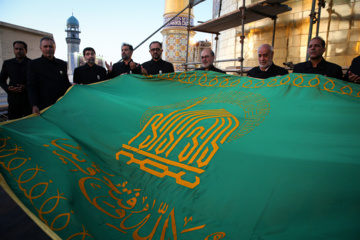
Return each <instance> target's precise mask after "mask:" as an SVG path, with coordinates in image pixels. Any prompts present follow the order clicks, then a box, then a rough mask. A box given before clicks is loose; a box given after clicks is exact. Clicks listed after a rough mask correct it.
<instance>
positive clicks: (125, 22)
mask: <svg viewBox="0 0 360 240" xmlns="http://www.w3.org/2000/svg"><path fill="white" fill-rule="evenodd" d="M212 2H213V1H212V0H206V1H205V2H201V3H199V4H198V5H196V6H195V7H194V15H195V20H194V25H198V24H199V23H198V21H207V20H210V19H211V18H212ZM164 9H165V0H153V1H151V0H130V1H129V0H107V1H93V0H88V1H84V0H72V1H70V0H61V1H49V0H46V1H45V0H31V1H30V0H16V1H15V0H0V21H2V22H6V23H10V24H14V25H19V26H22V27H26V28H32V29H36V30H39V31H43V32H48V33H52V34H53V36H54V38H55V42H56V52H55V57H57V58H60V59H62V60H64V61H67V45H66V41H65V38H66V32H65V28H66V21H67V19H68V18H69V17H71V15H72V13H73V15H74V17H76V19H77V20H78V21H79V23H80V31H81V33H80V39H81V43H80V49H79V50H80V52H82V49H84V48H85V47H93V48H94V49H95V51H96V54H97V55H101V56H103V57H104V58H105V60H106V61H107V62H113V63H114V62H117V61H119V60H120V59H121V44H122V43H123V42H126V43H130V44H131V45H132V46H133V47H134V48H135V47H136V46H137V45H139V44H140V43H141V42H142V41H143V40H145V39H146V38H147V37H149V36H150V35H151V34H152V33H153V32H155V31H156V30H157V29H159V28H160V27H161V26H162V25H163V24H164V23H163V15H164ZM206 39H207V40H208V41H211V34H206V33H197V34H196V35H195V40H196V41H200V40H206ZM151 41H160V42H162V41H163V37H162V34H161V33H160V31H159V32H158V33H157V34H155V35H154V36H153V37H151V38H150V39H149V40H147V41H146V42H145V43H144V44H143V45H142V46H141V47H139V48H138V49H136V51H134V54H133V59H134V61H135V62H139V63H143V62H145V61H148V60H150V58H151V56H150V53H149V44H150V42H151ZM39 57H40V56H39Z"/></svg>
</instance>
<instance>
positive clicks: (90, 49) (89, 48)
mask: <svg viewBox="0 0 360 240" xmlns="http://www.w3.org/2000/svg"><path fill="white" fill-rule="evenodd" d="M86 51H93V52H94V53H95V54H96V52H95V50H94V49H93V48H92V47H86V48H84V50H83V55H84V56H85V52H86Z"/></svg>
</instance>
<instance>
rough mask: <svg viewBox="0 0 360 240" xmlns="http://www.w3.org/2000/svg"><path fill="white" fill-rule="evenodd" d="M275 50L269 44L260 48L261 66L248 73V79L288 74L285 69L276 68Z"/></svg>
mask: <svg viewBox="0 0 360 240" xmlns="http://www.w3.org/2000/svg"><path fill="white" fill-rule="evenodd" d="M273 57H274V49H273V47H272V46H270V45H269V44H263V45H261V46H260V47H259V48H258V59H259V66H258V67H254V68H252V69H251V70H250V71H249V72H248V73H247V75H248V77H254V78H261V79H265V78H269V77H275V76H281V75H286V74H288V73H289V72H288V70H286V69H285V68H282V67H279V66H276V65H275V64H274V63H273Z"/></svg>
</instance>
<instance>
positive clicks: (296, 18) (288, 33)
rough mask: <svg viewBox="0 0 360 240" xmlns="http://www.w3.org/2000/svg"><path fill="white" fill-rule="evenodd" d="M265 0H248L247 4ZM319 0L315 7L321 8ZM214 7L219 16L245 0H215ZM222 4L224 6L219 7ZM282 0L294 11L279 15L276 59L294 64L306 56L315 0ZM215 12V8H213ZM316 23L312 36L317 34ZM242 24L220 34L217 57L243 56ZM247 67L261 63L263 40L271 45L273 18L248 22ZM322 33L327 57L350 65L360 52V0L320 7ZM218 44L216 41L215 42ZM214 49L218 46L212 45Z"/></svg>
mask: <svg viewBox="0 0 360 240" xmlns="http://www.w3.org/2000/svg"><path fill="white" fill-rule="evenodd" d="M256 2H264V1H254V0H246V1H245V6H247V5H250V4H253V3H256ZM318 2H319V1H316V5H315V6H316V8H315V11H316V12H318V4H317V3H318ZM213 3H214V11H218V10H219V9H220V16H223V15H225V14H227V13H230V12H232V11H234V10H237V9H239V8H240V7H241V6H242V5H243V0H213ZM220 4H221V8H219V6H220ZM283 4H286V5H288V6H289V7H291V8H292V10H291V11H289V12H287V13H283V14H280V15H278V19H277V24H276V33H275V43H274V51H275V54H274V63H275V64H277V65H279V66H284V65H283V63H284V62H292V63H294V64H296V63H299V62H303V61H305V59H306V53H307V43H308V36H309V26H310V17H309V14H310V13H311V8H312V0H305V1H299V0H292V1H285V2H284V3H283ZM214 15H216V12H214ZM316 27H317V26H316V24H315V25H314V26H313V31H312V37H315V35H316ZM241 35H242V31H241V26H240V23H239V27H236V28H232V29H229V30H225V31H223V32H221V35H219V41H218V43H217V44H218V46H217V49H218V50H217V53H216V54H217V59H218V60H222V59H234V58H238V57H240V56H241V45H240V43H239V42H240V36H241ZM244 35H245V40H244V67H254V66H257V65H258V58H257V48H258V47H259V46H260V45H261V44H264V43H268V44H270V45H271V42H272V36H273V20H271V19H270V18H267V19H263V20H259V21H256V22H252V23H249V24H247V25H245V31H244ZM319 36H320V37H322V38H323V39H324V40H325V41H326V47H327V50H326V52H325V53H324V58H325V59H326V60H327V61H330V62H334V63H336V64H339V65H340V66H343V67H345V68H346V67H347V66H349V65H350V64H351V61H352V59H353V58H355V57H356V56H358V55H359V54H360V1H358V0H355V1H354V0H341V1H340V0H338V1H336V0H328V1H326V4H325V7H324V8H322V9H321V17H320V24H319ZM214 45H215V42H214ZM213 49H215V47H213ZM239 66H240V63H239V62H234V61H232V62H222V63H219V64H218V67H220V68H224V69H225V68H233V67H239Z"/></svg>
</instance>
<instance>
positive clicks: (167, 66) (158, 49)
mask: <svg viewBox="0 0 360 240" xmlns="http://www.w3.org/2000/svg"><path fill="white" fill-rule="evenodd" d="M149 48H150V51H149V52H150V54H151V57H152V59H151V60H150V61H148V62H144V63H143V64H142V65H141V73H142V74H143V75H149V74H151V75H154V74H162V73H172V72H174V66H173V64H172V63H170V62H167V61H164V60H162V59H161V54H162V52H163V49H162V44H161V43H160V42H158V41H154V42H152V43H150V45H149Z"/></svg>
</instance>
